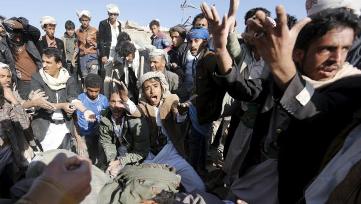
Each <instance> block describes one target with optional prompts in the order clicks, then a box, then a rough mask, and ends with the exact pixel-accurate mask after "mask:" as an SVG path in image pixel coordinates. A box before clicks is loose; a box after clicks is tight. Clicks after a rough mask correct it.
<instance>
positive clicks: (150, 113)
mask: <svg viewBox="0 0 361 204" xmlns="http://www.w3.org/2000/svg"><path fill="white" fill-rule="evenodd" d="M162 100H163V101H162V104H161V105H160V106H159V114H160V118H161V121H162V125H163V127H164V128H165V129H166V131H167V133H168V136H169V137H170V140H171V141H172V143H173V145H174V147H175V148H176V149H177V151H178V153H179V154H180V155H182V156H183V155H184V135H183V134H182V131H181V130H180V127H179V124H178V123H177V122H176V120H175V117H174V114H173V112H172V111H171V107H172V104H178V101H179V98H178V96H177V95H175V94H170V95H167V96H165V97H164V98H163V99H162ZM138 109H139V111H140V112H136V113H135V115H139V114H141V115H142V116H144V117H145V118H146V119H147V121H148V124H149V128H150V130H149V133H150V145H151V148H152V147H154V146H155V145H156V143H155V141H156V140H155V137H156V136H157V133H158V132H157V131H158V127H157V123H156V115H155V111H154V108H153V106H151V105H149V104H148V103H145V102H144V101H140V102H139V105H138Z"/></svg>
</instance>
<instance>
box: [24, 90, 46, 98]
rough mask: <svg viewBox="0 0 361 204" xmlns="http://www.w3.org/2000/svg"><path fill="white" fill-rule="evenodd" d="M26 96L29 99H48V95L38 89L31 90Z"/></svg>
mask: <svg viewBox="0 0 361 204" xmlns="http://www.w3.org/2000/svg"><path fill="white" fill-rule="evenodd" d="M28 98H29V100H33V99H38V98H42V99H45V100H48V98H49V97H47V96H46V94H45V92H44V91H42V90H40V89H38V90H35V91H31V92H30V94H29V97H28Z"/></svg>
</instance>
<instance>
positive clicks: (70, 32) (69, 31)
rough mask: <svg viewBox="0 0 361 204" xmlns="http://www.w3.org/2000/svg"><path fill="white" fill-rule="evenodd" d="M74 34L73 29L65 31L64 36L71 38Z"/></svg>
mask: <svg viewBox="0 0 361 204" xmlns="http://www.w3.org/2000/svg"><path fill="white" fill-rule="evenodd" d="M74 32H75V30H74V29H66V34H68V35H69V36H73V35H74Z"/></svg>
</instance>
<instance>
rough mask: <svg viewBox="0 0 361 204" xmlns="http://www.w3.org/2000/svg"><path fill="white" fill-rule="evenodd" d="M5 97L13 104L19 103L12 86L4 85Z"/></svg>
mask: <svg viewBox="0 0 361 204" xmlns="http://www.w3.org/2000/svg"><path fill="white" fill-rule="evenodd" d="M3 89H4V98H5V100H7V101H8V102H9V103H11V104H17V103H19V102H18V100H17V99H16V97H15V95H14V93H13V91H12V90H11V88H10V87H3Z"/></svg>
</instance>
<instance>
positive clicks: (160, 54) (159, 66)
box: [149, 49, 179, 94]
mask: <svg viewBox="0 0 361 204" xmlns="http://www.w3.org/2000/svg"><path fill="white" fill-rule="evenodd" d="M166 57H167V53H166V52H165V51H164V50H162V49H153V50H152V51H151V52H150V53H149V59H150V61H149V62H150V69H151V71H158V72H162V73H163V74H164V76H165V78H166V79H167V82H168V84H169V90H170V92H172V93H174V94H175V93H176V92H177V89H178V84H179V77H178V75H177V74H175V73H174V72H171V71H168V70H167V69H166V64H167V60H166Z"/></svg>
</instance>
